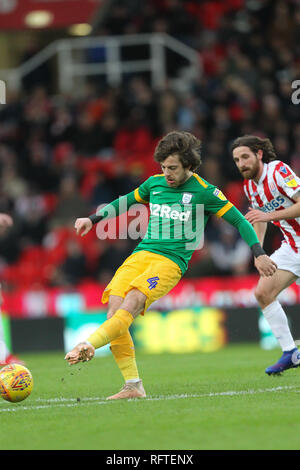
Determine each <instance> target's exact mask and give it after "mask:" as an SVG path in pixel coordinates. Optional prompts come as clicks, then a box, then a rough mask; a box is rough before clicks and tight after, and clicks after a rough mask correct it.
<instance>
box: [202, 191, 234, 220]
mask: <svg viewBox="0 0 300 470" xmlns="http://www.w3.org/2000/svg"><path fill="white" fill-rule="evenodd" d="M204 206H205V207H204V209H205V211H206V212H209V213H211V214H215V215H216V216H218V217H222V216H223V215H224V214H226V212H227V211H229V209H231V207H232V203H231V202H229V201H228V199H227V198H226V196H224V194H223V193H222V191H221V190H220V189H218V188H216V187H215V186H208V187H207V188H206V189H205V202H204Z"/></svg>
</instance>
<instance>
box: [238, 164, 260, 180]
mask: <svg viewBox="0 0 300 470" xmlns="http://www.w3.org/2000/svg"><path fill="white" fill-rule="evenodd" d="M259 170H260V166H259V160H258V159H257V160H256V161H255V163H254V165H253V166H252V167H251V168H247V171H246V172H245V171H241V170H240V172H241V175H242V176H243V178H245V179H246V180H254V179H255V178H256V177H257V175H258V173H259Z"/></svg>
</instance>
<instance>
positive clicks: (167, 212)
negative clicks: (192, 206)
mask: <svg viewBox="0 0 300 470" xmlns="http://www.w3.org/2000/svg"><path fill="white" fill-rule="evenodd" d="M176 207H177V208H178V204H177V205H176ZM150 212H151V215H156V216H159V217H165V218H167V219H173V220H176V219H178V220H180V221H181V222H186V221H187V220H189V218H190V214H191V211H184V212H182V211H179V210H177V209H174V208H173V207H172V206H168V205H167V204H153V203H152V202H150Z"/></svg>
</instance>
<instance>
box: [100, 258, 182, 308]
mask: <svg viewBox="0 0 300 470" xmlns="http://www.w3.org/2000/svg"><path fill="white" fill-rule="evenodd" d="M181 276H182V274H181V269H180V268H179V266H178V265H177V264H176V263H175V262H174V261H172V260H170V259H169V258H166V257H165V256H162V255H158V254H157V253H151V252H150V251H144V250H143V251H137V252H136V253H133V254H132V255H130V256H129V257H128V258H127V259H126V260H125V261H124V263H123V264H122V265H121V266H120V267H119V269H117V271H116V273H115V275H114V277H113V278H112V280H111V281H110V283H109V284H108V285H107V286H106V288H105V290H104V292H103V295H102V299H101V301H102V303H103V304H105V303H107V302H108V298H109V296H110V295H118V296H120V297H123V298H125V296H126V294H127V293H128V292H129V291H130V290H131V289H138V290H140V291H141V292H143V294H145V295H146V297H147V300H146V303H145V309H144V311H143V312H142V315H143V314H144V313H145V311H146V310H147V309H148V308H149V306H150V305H151V304H152V303H153V302H155V300H158V299H160V298H161V297H163V296H164V295H166V294H167V293H168V292H169V291H170V290H171V289H172V288H173V287H174V286H176V284H177V283H178V281H179V280H180V278H181Z"/></svg>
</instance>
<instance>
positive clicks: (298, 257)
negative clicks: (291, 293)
mask: <svg viewBox="0 0 300 470" xmlns="http://www.w3.org/2000/svg"><path fill="white" fill-rule="evenodd" d="M270 258H271V259H272V260H273V261H274V262H275V263H276V264H277V267H278V269H284V270H285V271H289V272H291V273H293V274H295V276H298V279H297V281H296V284H300V249H299V252H298V253H295V251H294V250H293V249H292V248H291V247H290V245H289V244H288V243H282V245H281V247H280V248H278V250H276V251H274V253H273V254H272V255H271V256H270Z"/></svg>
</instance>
